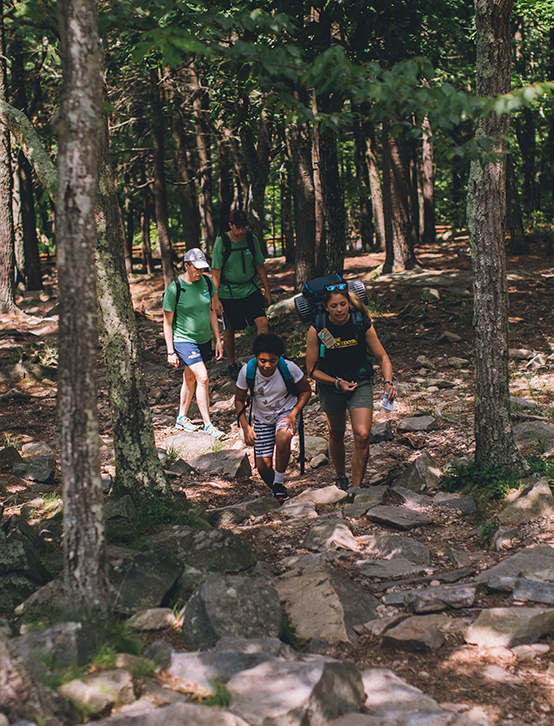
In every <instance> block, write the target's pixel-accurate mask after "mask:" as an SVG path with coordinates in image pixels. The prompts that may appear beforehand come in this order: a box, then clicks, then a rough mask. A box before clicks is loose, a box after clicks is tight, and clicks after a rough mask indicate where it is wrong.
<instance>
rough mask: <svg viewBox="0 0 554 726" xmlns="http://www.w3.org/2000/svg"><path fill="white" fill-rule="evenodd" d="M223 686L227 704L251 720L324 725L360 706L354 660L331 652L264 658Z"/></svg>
mask: <svg viewBox="0 0 554 726" xmlns="http://www.w3.org/2000/svg"><path fill="white" fill-rule="evenodd" d="M227 688H228V689H229V691H230V692H231V702H230V704H229V710H230V711H232V712H233V713H235V714H237V715H239V716H241V717H242V718H244V719H245V720H246V721H247V722H248V723H249V724H251V725H252V726H269V724H271V726H305V725H307V724H309V726H324V724H327V723H328V722H329V721H331V720H333V719H335V718H337V717H338V716H341V715H342V714H345V713H351V712H359V711H360V708H361V707H362V705H363V702H364V700H365V693H364V689H363V685H362V679H361V676H360V672H359V671H358V669H357V668H356V666H355V665H354V664H353V663H350V662H348V661H343V662H340V661H336V660H332V659H330V658H318V659H311V658H306V659H303V660H301V661H298V662H296V663H286V662H281V661H268V662H267V663H263V664H261V665H259V666H257V667H256V668H252V669H250V670H247V671H243V672H242V673H239V674H238V675H236V676H234V678H232V679H231V680H230V681H229V683H228V684H227Z"/></svg>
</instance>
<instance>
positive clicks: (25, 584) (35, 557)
mask: <svg viewBox="0 0 554 726" xmlns="http://www.w3.org/2000/svg"><path fill="white" fill-rule="evenodd" d="M45 552H46V545H45V543H44V541H43V540H42V539H41V538H40V537H39V535H38V534H37V533H36V532H35V530H34V529H33V528H32V527H30V526H29V525H28V524H27V523H26V522H25V520H24V519H22V518H21V517H18V516H17V515H14V516H12V517H10V519H8V520H7V521H6V522H5V523H4V524H3V525H2V526H1V527H0V598H1V599H2V600H3V601H5V603H6V607H7V606H8V603H9V602H12V600H13V598H14V597H15V598H16V599H17V600H24V599H25V598H28V597H29V596H30V595H32V594H33V593H34V592H35V591H36V590H38V589H39V588H40V587H42V586H43V585H45V584H46V583H47V582H48V580H49V579H50V575H49V573H48V572H47V570H46V569H45V567H44V565H43V555H44V553H45ZM12 607H13V605H12Z"/></svg>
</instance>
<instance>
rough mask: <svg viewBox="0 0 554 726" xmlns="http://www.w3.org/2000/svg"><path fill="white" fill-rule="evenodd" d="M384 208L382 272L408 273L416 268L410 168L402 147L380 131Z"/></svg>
mask: <svg viewBox="0 0 554 726" xmlns="http://www.w3.org/2000/svg"><path fill="white" fill-rule="evenodd" d="M383 131H384V133H383V208H384V212H385V243H386V244H385V249H386V257H385V263H384V265H383V272H385V273H386V272H396V271H398V270H411V269H412V268H413V267H415V265H416V258H415V254H414V234H413V232H414V230H413V225H412V220H411V219H410V203H409V197H408V179H409V165H408V158H407V154H406V149H405V145H404V143H403V141H402V139H401V138H400V137H398V136H396V137H394V136H392V135H391V134H390V133H389V132H388V128H386V127H385V128H384V129H383Z"/></svg>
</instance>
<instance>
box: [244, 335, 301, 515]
mask: <svg viewBox="0 0 554 726" xmlns="http://www.w3.org/2000/svg"><path fill="white" fill-rule="evenodd" d="M253 352H254V358H252V359H251V360H250V361H249V362H248V363H246V364H245V365H243V366H242V368H241V370H240V372H239V375H238V378H237V389H236V394H235V408H236V411H237V421H238V422H239V424H240V426H241V427H242V430H243V433H244V442H245V444H246V445H247V446H253V447H254V456H255V459H256V468H257V469H258V471H259V473H260V476H261V477H262V479H263V480H264V482H265V483H266V484H267V485H268V487H270V489H271V490H272V491H273V496H274V497H275V498H276V499H277V500H278V501H279V503H280V504H282V503H283V502H284V501H285V500H286V499H287V498H288V493H287V489H286V487H285V483H284V481H285V471H286V468H287V465H288V463H289V459H290V447H291V440H292V437H293V436H294V434H295V433H296V430H297V422H298V418H299V415H300V412H301V411H302V409H303V408H304V406H305V405H306V404H307V403H308V400H309V398H310V396H311V394H312V390H311V387H310V384H309V382H308V380H307V378H306V376H305V375H304V373H303V372H302V370H301V369H300V368H299V367H298V366H297V365H296V363H293V362H292V361H291V360H286V359H285V358H283V354H284V352H285V346H284V343H283V341H282V340H281V338H280V337H279V336H278V335H274V334H272V333H265V334H262V335H258V336H257V338H256V339H255V340H254V345H253ZM249 403H251V408H250V415H248V413H247V409H248V404H249ZM252 417H253V418H254V423H253V425H252ZM274 451H275V466H273V453H274Z"/></svg>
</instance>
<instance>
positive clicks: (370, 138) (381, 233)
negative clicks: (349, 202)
mask: <svg viewBox="0 0 554 726" xmlns="http://www.w3.org/2000/svg"><path fill="white" fill-rule="evenodd" d="M365 126H366V159H367V168H368V171H369V188H370V190H371V209H372V212H373V226H374V230H375V242H374V244H373V246H372V248H373V249H374V250H380V251H382V250H384V249H385V239H386V235H385V208H384V206H383V189H382V187H381V177H380V175H379V159H378V157H377V140H376V138H375V129H374V128H373V127H372V126H370V125H369V124H367V123H366V124H365Z"/></svg>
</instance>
